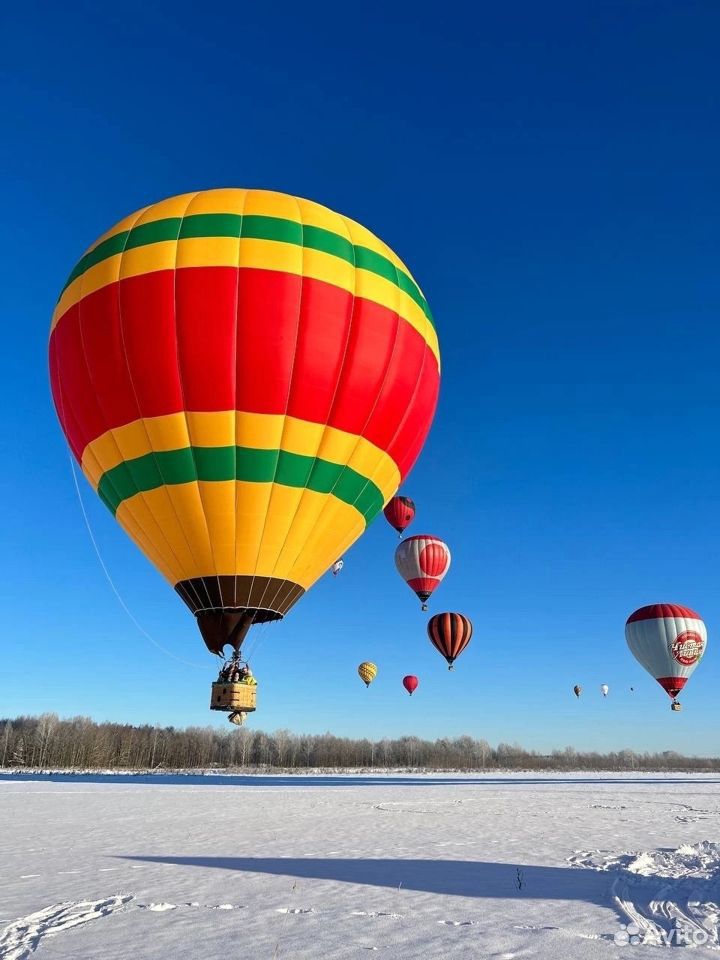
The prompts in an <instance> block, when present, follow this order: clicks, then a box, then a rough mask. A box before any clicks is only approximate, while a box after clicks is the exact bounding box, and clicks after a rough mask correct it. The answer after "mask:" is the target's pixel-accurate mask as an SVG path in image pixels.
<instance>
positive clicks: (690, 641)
mask: <svg viewBox="0 0 720 960" xmlns="http://www.w3.org/2000/svg"><path fill="white" fill-rule="evenodd" d="M703 644H704V641H703V638H702V637H701V636H700V634H699V633H696V632H695V631H694V630H686V631H685V633H680V634H678V636H677V637H675V639H674V640H673V643H672V647H671V648H670V653H671V654H672V658H673V660H676V661H677V662H678V663H679V664H680V665H681V666H683V667H691V666H692V665H693V664H694V663H697V662H698V660H699V659H700V657H701V656H702V653H703Z"/></svg>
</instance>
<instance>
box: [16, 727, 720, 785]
mask: <svg viewBox="0 0 720 960" xmlns="http://www.w3.org/2000/svg"><path fill="white" fill-rule="evenodd" d="M397 767H403V768H414V769H418V768H420V769H426V770H463V771H470V770H475V771H480V770H558V771H571V770H603V771H633V770H634V771H676V772H682V771H693V772H717V771H720V758H718V757H686V756H683V755H682V754H679V753H676V752H674V751H672V750H666V751H663V752H661V753H648V752H645V753H636V752H635V751H633V750H629V749H627V750H619V751H612V752H609V753H597V752H592V751H590V752H583V751H578V750H575V749H573V748H572V747H565V748H564V749H557V750H553V751H552V752H551V753H549V754H544V753H540V752H537V751H533V750H525V749H524V748H523V747H521V746H519V745H517V744H508V743H500V744H498V745H497V746H495V747H493V746H491V745H490V744H489V743H488V742H487V741H486V740H482V739H476V738H474V737H470V736H461V737H442V738H438V739H436V740H424V739H421V738H419V737H413V736H402V737H395V738H383V739H381V740H369V739H352V738H349V737H337V736H334V735H333V734H331V733H322V734H307V733H292V732H290V731H289V730H276V731H274V732H273V733H266V732H265V731H262V730H255V729H252V728H248V727H242V728H233V729H228V730H223V729H218V728H217V727H188V728H185V729H178V728H175V727H160V726H150V725H143V726H133V725H131V724H120V723H97V722H95V721H94V720H91V719H90V718H88V717H72V718H70V719H61V718H59V717H58V716H57V715H56V714H51V713H48V714H43V715H41V716H39V717H16V718H15V719H0V768H3V769H21V770H23V769H24V770H35V769H56V770H88V769H100V768H101V769H111V770H187V769H194V770H201V769H230V770H232V769H241V770H268V769H283V770H302V769H315V768H334V769H337V768H341V769H342V768H347V769H357V768H362V769H378V770H383V769H395V768H397Z"/></svg>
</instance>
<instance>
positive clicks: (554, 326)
mask: <svg viewBox="0 0 720 960" xmlns="http://www.w3.org/2000/svg"><path fill="white" fill-rule="evenodd" d="M7 22H8V18H7V17H6V23H7ZM719 33H720V7H719V6H718V5H717V4H716V3H715V2H713V0H706V2H697V0H684V2H682V3H678V2H676V0H669V2H660V0H658V2H652V0H649V2H635V3H627V2H620V0H618V2H604V3H602V2H581V3H578V2H576V0H572V2H571V0H568V2H553V0H551V2H550V3H548V4H538V3H535V2H532V0H526V2H516V3H502V4H500V3H494V2H493V3H489V2H481V3H479V4H469V3H459V4H452V3H450V4H444V5H442V6H441V7H438V6H437V5H436V4H435V5H429V4H428V5H425V4H420V5H418V4H405V5H401V4H390V5H388V4H373V3H370V4H364V5H363V6H362V7H361V8H356V9H353V10H351V9H350V8H346V7H343V6H342V5H340V6H338V5H337V4H332V5H324V4H297V3H294V4H285V3H278V4H252V5H250V4H241V5H238V4H229V3H219V4H195V3H193V4H190V3H184V2H175V3H157V2H155V3H152V2H150V3H148V2H146V0H143V2H142V3H140V2H136V0H129V2H126V3H124V4H121V5H119V6H117V5H116V6H114V7H109V6H108V5H106V4H91V3H88V2H84V0H83V2H78V3H76V4H74V5H72V6H71V7H68V6H67V5H62V4H53V3H50V2H46V3H43V4H38V3H34V2H32V0H31V2H28V3H23V4H17V5H15V6H14V9H13V13H12V14H11V15H10V17H9V24H8V27H7V28H6V29H5V30H4V36H3V38H2V40H0V44H1V45H2V50H1V51H0V77H1V90H2V92H1V93H0V97H1V98H2V99H1V102H0V114H1V115H2V118H3V120H2V127H3V130H2V134H3V135H2V138H1V140H0V158H1V159H0V165H1V169H2V184H3V193H4V197H3V218H2V219H3V230H2V235H1V237H0V244H2V266H3V275H4V279H3V282H2V284H1V285H0V298H1V300H0V310H1V314H0V315H1V316H2V329H3V344H4V349H3V351H2V355H1V356H0V366H1V369H0V391H1V394H2V396H1V400H2V403H1V405H0V418H1V419H0V431H1V436H2V447H3V451H4V463H5V469H4V470H3V472H2V478H1V480H0V483H2V494H3V498H2V502H3V503H4V505H5V511H4V516H3V521H2V543H3V549H2V554H1V556H0V564H1V566H0V597H1V599H2V607H3V617H2V627H1V628H0V629H1V630H2V634H1V643H2V660H1V661H0V666H1V670H0V714H5V715H14V714H17V713H39V712H41V711H45V710H53V711H56V712H58V713H60V714H63V715H68V714H71V715H74V714H87V715H90V716H92V717H94V718H96V719H99V720H101V719H113V720H125V721H132V722H151V723H155V722H160V723H163V724H175V725H178V726H179V725H184V724H205V723H206V722H211V723H218V724H223V723H224V722H225V721H224V717H222V716H219V717H217V716H215V715H212V714H210V713H209V712H208V710H207V700H208V693H209V683H210V680H211V678H212V675H213V670H214V660H213V658H211V657H210V655H209V654H207V653H206V651H205V648H204V647H203V645H202V642H201V641H200V639H199V635H198V634H197V632H196V629H195V624H194V622H193V620H192V617H191V616H190V615H189V613H188V612H187V610H186V609H185V607H184V606H183V605H182V603H181V602H180V601H179V600H178V598H177V597H176V596H175V595H174V594H173V592H172V590H171V589H170V588H169V587H168V586H167V585H166V584H165V582H164V581H163V580H162V579H161V578H160V576H159V575H158V574H156V573H155V572H154V571H153V569H152V568H151V567H150V566H149V565H148V564H147V562H146V561H145V560H144V559H143V558H142V557H141V556H140V555H139V553H138V552H137V551H136V549H135V547H134V546H133V545H132V544H131V543H130V542H129V541H128V540H127V539H126V538H125V535H124V534H123V533H122V531H121V530H120V529H119V528H118V527H116V526H115V524H114V521H113V520H112V518H111V516H110V514H109V513H107V511H106V510H105V508H104V507H102V506H101V505H100V504H98V503H96V502H95V501H94V499H93V495H92V493H91V492H90V490H89V487H88V486H87V484H85V482H84V480H83V481H82V485H83V492H84V495H85V500H86V503H87V505H88V509H89V512H90V516H91V519H92V523H93V525H94V528H95V531H96V535H97V538H98V541H99V543H100V546H101V550H102V553H103V555H104V557H105V559H106V562H107V564H108V567H109V569H110V570H111V572H112V575H113V577H114V578H115V579H116V581H117V584H118V587H119V589H120V591H121V593H122V594H123V596H124V597H125V599H126V601H127V603H128V604H129V606H130V607H131V609H132V610H133V612H134V613H135V615H136V616H137V618H138V619H139V620H140V622H141V623H142V624H143V626H144V627H145V629H146V630H147V631H148V632H150V633H151V634H152V635H153V637H155V638H156V639H157V641H158V642H159V643H161V644H163V645H164V646H166V647H169V648H171V649H172V650H173V651H174V652H175V653H176V654H177V655H178V656H179V657H181V658H182V659H184V660H187V661H189V662H190V663H191V664H192V665H191V666H188V665H185V664H183V663H180V662H177V661H175V660H172V659H170V658H169V657H167V656H165V655H164V654H162V653H161V652H159V651H158V650H157V649H156V648H154V647H153V646H152V645H150V644H149V643H148V641H147V640H146V639H145V638H144V637H143V636H142V634H140V633H139V632H138V631H137V629H136V628H135V627H134V626H133V624H132V622H131V621H130V620H129V619H128V618H127V617H126V615H125V614H124V612H123V611H122V609H121V608H120V607H119V605H118V604H117V602H116V600H115V598H114V596H113V595H112V593H111V591H110V589H109V587H108V585H107V582H106V580H105V579H104V576H103V573H102V571H101V569H100V568H99V565H98V563H97V560H96V558H95V555H94V553H93V551H92V547H91V545H90V543H89V540H88V535H87V532H86V530H85V528H84V525H83V522H82V518H81V515H80V512H79V507H78V503H77V498H76V494H75V490H74V487H73V482H72V477H71V474H70V468H69V464H68V459H67V454H66V449H65V444H64V440H63V437H62V435H61V432H60V429H59V426H58V424H57V422H56V419H55V414H54V411H53V409H52V405H51V401H50V395H49V387H48V379H47V365H46V345H47V336H48V329H49V322H50V314H51V311H52V306H53V303H54V301H55V298H56V296H57V293H58V291H59V289H60V287H61V285H62V283H63V282H64V279H65V277H66V275H67V273H68V272H69V270H70V268H71V267H72V266H73V264H74V263H75V261H76V260H77V258H78V256H79V254H80V253H81V252H82V250H83V249H84V248H85V247H86V246H87V245H88V244H89V243H91V242H92V241H93V240H94V239H95V238H96V237H97V236H98V235H99V234H100V233H102V232H103V231H104V230H105V229H107V228H108V227H109V226H110V225H112V224H113V223H114V222H115V221H116V220H118V219H119V218H121V217H122V216H124V215H125V214H127V213H129V212H131V211H133V210H135V209H136V208H138V207H140V206H142V205H144V204H146V203H148V202H151V201H154V200H157V199H161V198H162V197H165V196H170V195H172V194H175V193H180V192H182V191H186V190H193V189H203V188H207V187H215V186H259V187H267V188H272V189H277V190H284V191H288V192H291V193H296V194H299V195H301V196H305V197H310V198H312V199H315V200H318V201H320V202H322V203H325V204H326V205H328V206H330V207H332V208H334V209H337V210H339V211H341V212H343V213H345V214H347V215H349V216H351V217H353V218H355V219H357V220H359V221H361V222H362V223H364V224H365V225H367V226H368V227H369V228H370V229H372V230H373V231H374V232H376V233H377V234H378V235H379V236H381V237H382V238H383V239H384V240H386V241H387V242H388V243H389V244H390V245H391V246H392V247H393V248H394V249H395V250H396V251H397V252H398V253H399V254H400V256H402V257H403V259H405V260H406V261H407V263H408V264H409V265H410V268H411V269H412V271H413V273H414V274H415V276H416V277H417V279H418V281H419V282H420V284H421V286H422V287H423V289H424V292H425V294H426V295H427V297H428V299H429V301H430V304H431V306H432V308H433V311H434V314H435V317H436V320H437V325H438V329H439V333H440V338H441V347H442V350H443V360H444V367H443V374H444V378H443V386H442V394H441V402H440V407H439V411H438V415H437V418H436V421H435V425H434V427H433V430H432V433H431V435H430V439H429V441H428V443H427V446H426V448H425V451H424V453H423V455H422V457H421V459H420V462H419V464H418V466H417V467H416V468H415V471H414V472H413V474H412V475H411V477H410V479H409V481H408V482H407V484H406V486H405V491H406V492H407V493H408V494H409V495H411V496H413V497H414V498H415V500H416V502H417V504H418V518H417V522H416V524H415V526H414V528H413V529H414V532H430V533H434V534H437V535H440V536H443V537H444V538H445V539H446V540H447V541H448V543H449V544H450V546H451V549H452V551H453V566H452V569H451V571H450V573H449V575H448V577H447V579H446V581H445V582H444V584H443V585H442V586H441V588H440V589H439V590H438V592H437V594H436V598H435V599H434V601H433V608H434V609H435V610H436V611H439V610H443V609H451V610H452V609H456V610H461V611H464V612H466V613H467V614H468V615H469V616H471V617H472V619H473V620H474V622H475V627H476V636H475V638H474V640H473V642H472V644H471V647H470V648H469V649H468V650H467V651H466V653H465V654H464V655H463V657H462V658H461V660H460V661H459V663H458V667H457V669H456V670H455V672H454V673H448V672H447V670H445V669H444V663H443V661H442V660H441V658H440V657H439V655H438V654H437V653H436V652H435V651H434V650H433V649H432V648H431V647H430V644H429V642H428V641H427V639H426V637H425V617H424V616H423V615H421V613H420V612H419V609H418V604H417V601H416V600H415V598H414V596H413V595H412V594H411V593H410V591H409V590H408V588H407V587H406V586H405V585H404V584H403V583H402V581H401V580H400V579H399V577H398V575H397V574H396V572H395V569H394V565H393V550H394V548H395V545H396V542H397V540H396V538H395V535H394V533H393V532H392V531H391V530H390V528H389V527H387V526H386V525H385V523H384V521H383V520H382V518H380V520H378V521H377V522H376V523H375V524H374V525H373V526H372V527H371V528H370V529H369V531H368V532H367V534H366V535H365V537H364V538H363V539H362V540H361V541H360V542H359V543H358V544H357V545H356V546H355V547H354V548H353V550H352V551H351V552H350V553H349V554H348V555H347V557H346V565H345V569H344V571H343V573H342V575H341V576H340V577H339V578H338V579H337V580H336V581H333V580H332V578H331V577H326V578H325V579H324V580H322V581H321V582H319V583H318V584H317V585H316V587H315V588H314V589H313V590H312V591H311V593H310V594H309V595H308V596H307V597H306V598H304V599H303V600H302V601H301V602H300V604H299V605H298V606H297V607H296V608H295V609H294V611H293V612H292V615H291V616H290V617H289V618H288V619H287V620H286V621H285V622H284V623H282V624H280V625H273V626H272V627H269V628H268V629H267V633H266V637H265V639H263V641H262V643H261V644H260V646H259V647H258V649H257V652H256V655H255V656H254V657H253V665H254V667H255V670H256V672H257V674H258V675H259V677H260V680H261V682H262V688H261V711H260V712H259V713H258V714H257V715H256V720H255V721H254V724H255V725H257V726H259V727H262V728H265V729H273V728H277V727H288V728H291V729H294V730H304V731H324V730H328V729H329V730H332V731H333V732H335V733H338V734H350V735H367V736H377V737H379V736H382V735H384V734H388V735H395V734H401V733H416V734H419V735H421V736H428V737H434V736H446V735H454V734H461V733H470V734H472V735H476V736H485V737H486V738H487V739H488V740H490V741H491V742H493V743H495V742H498V741H500V740H503V741H508V742H512V741H517V742H520V743H522V744H524V745H527V746H530V747H537V748H542V749H545V748H548V747H552V746H559V747H563V746H565V745H566V744H573V745H575V746H577V747H588V748H589V747H593V748H609V747H623V746H629V747H634V748H638V749H643V748H649V749H678V750H683V751H685V752H688V753H703V752H715V751H716V749H717V733H718V723H719V721H720V705H719V701H718V697H717V693H716V690H717V684H718V681H719V680H720V655H718V653H717V648H715V649H713V647H714V643H713V642H714V641H716V634H715V627H716V625H717V624H718V623H720V598H719V596H718V584H719V583H720V454H719V452H718V443H717V436H718V416H719V414H720V388H719V387H718V372H717V370H718V353H719V347H720V333H719V328H718V308H719V307H720V280H719V277H720V271H719V270H718V222H719V220H720V216H719V215H720V209H719V207H720V192H719V191H718V169H720V155H719V154H720V133H719V131H718V122H717V120H718V108H719V107H720V103H718V101H719V99H720V67H719V66H718V60H717V37H718V35H719ZM658 600H669V601H677V602H681V603H685V604H687V605H689V606H692V607H695V608H696V609H698V610H700V612H701V613H702V614H703V615H704V617H705V619H706V621H707V623H708V627H709V631H710V645H709V652H708V655H707V657H706V659H705V661H704V663H703V664H702V666H701V668H700V669H699V670H698V671H697V673H696V675H695V676H694V677H693V678H692V680H691V682H690V684H689V686H688V691H687V694H686V696H685V697H684V701H685V711H684V712H683V713H682V714H680V715H673V714H671V712H670V710H669V709H668V706H669V702H668V700H667V698H666V696H665V694H664V693H663V692H662V691H661V689H660V688H659V686H657V685H656V684H655V682H654V681H653V680H651V679H650V678H649V677H647V676H646V675H645V674H644V673H643V671H642V670H641V668H640V667H639V665H637V664H636V663H635V661H634V660H633V659H632V657H631V656H630V654H629V652H628V651H627V649H626V646H625V640H624V633H623V627H624V622H625V618H626V616H627V614H628V613H629V612H630V611H632V610H633V609H634V608H635V607H637V606H640V605H642V604H645V603H650V602H654V601H658ZM365 658H369V659H372V660H375V661H376V662H377V663H378V664H379V666H380V675H379V677H378V679H377V681H376V683H375V684H374V686H373V687H372V688H371V689H370V690H369V691H366V690H365V688H364V687H363V685H362V684H361V683H360V681H359V680H358V679H357V677H356V675H355V667H356V665H357V663H358V662H359V661H360V660H362V659H365ZM33 665H35V666H33ZM38 665H40V666H41V676H40V677H38V673H37V669H36V667H37V666H38ZM409 672H412V673H417V674H418V675H419V676H420V680H421V685H420V689H419V691H418V693H417V694H416V695H415V696H414V697H413V698H412V699H409V698H408V697H407V696H406V695H405V693H404V691H403V690H402V688H401V686H400V680H401V677H402V676H403V675H404V674H405V673H409ZM108 678H109V679H108ZM602 682H607V683H609V684H610V686H611V694H610V697H609V698H608V700H607V701H602V699H601V697H600V695H599V692H598V688H599V685H600V683H602ZM574 683H581V684H583V686H584V687H585V689H586V694H585V696H584V697H583V698H582V699H581V700H580V701H579V702H576V701H575V698H574V697H573V696H572V694H571V692H570V689H571V687H572V685H573V684H574ZM631 685H633V686H634V687H635V690H636V693H635V694H630V692H629V687H630V686H631ZM714 691H715V692H714Z"/></svg>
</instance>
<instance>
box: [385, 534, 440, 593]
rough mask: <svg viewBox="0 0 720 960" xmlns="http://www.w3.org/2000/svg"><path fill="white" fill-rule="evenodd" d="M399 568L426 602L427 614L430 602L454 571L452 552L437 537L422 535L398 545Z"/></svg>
mask: <svg viewBox="0 0 720 960" xmlns="http://www.w3.org/2000/svg"><path fill="white" fill-rule="evenodd" d="M395 566H396V567H397V569H398V573H399V574H400V576H401V577H402V578H403V580H405V581H406V582H407V584H408V586H409V587H410V589H411V590H414V591H415V593H416V594H417V595H418V597H420V599H421V600H422V609H423V610H427V603H426V600H427V599H428V597H429V596H430V594H431V593H432V592H433V590H434V589H435V588H436V587H437V586H439V584H440V582H441V581H442V579H443V578H444V576H445V574H446V573H447V572H448V570H449V569H450V550H449V549H448V545H447V544H446V543H443V541H442V540H439V539H438V538H437V537H431V536H429V535H428V534H426V533H421V534H420V535H419V536H417V537H408V538H407V540H403V541H402V543H399V544H398V547H397V550H396V551H395Z"/></svg>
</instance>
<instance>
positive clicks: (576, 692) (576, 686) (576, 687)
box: [573, 683, 582, 697]
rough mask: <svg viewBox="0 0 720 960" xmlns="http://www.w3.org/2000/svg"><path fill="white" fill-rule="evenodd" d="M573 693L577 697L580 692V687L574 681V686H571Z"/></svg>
mask: <svg viewBox="0 0 720 960" xmlns="http://www.w3.org/2000/svg"><path fill="white" fill-rule="evenodd" d="M573 693H574V694H575V696H576V697H579V696H580V694H581V693H582V687H581V686H580V685H579V684H577V683H576V684H575V686H574V687H573Z"/></svg>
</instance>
